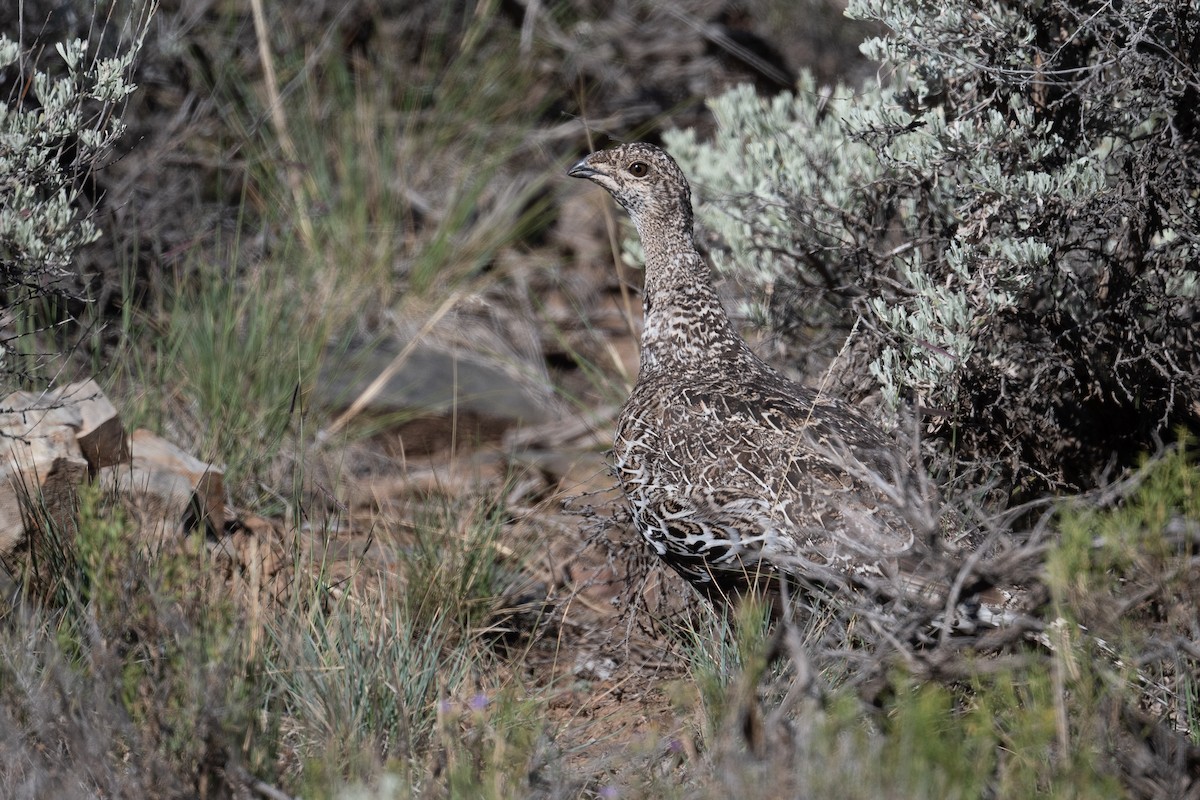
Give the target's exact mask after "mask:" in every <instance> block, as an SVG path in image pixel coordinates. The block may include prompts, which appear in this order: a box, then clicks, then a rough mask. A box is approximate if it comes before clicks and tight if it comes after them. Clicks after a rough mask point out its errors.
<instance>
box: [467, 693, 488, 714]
mask: <svg viewBox="0 0 1200 800" xmlns="http://www.w3.org/2000/svg"><path fill="white" fill-rule="evenodd" d="M487 704H488V696H487V695H486V694H483V693H482V692H481V693H479V694H477V695H475V696H474V697H472V698H471V700H470V702H469V703H467V705H468V706H469V707H470V709H471V710H472V711H483V710H484V709H485V708H487Z"/></svg>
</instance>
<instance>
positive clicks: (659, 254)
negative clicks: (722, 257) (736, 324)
mask: <svg viewBox="0 0 1200 800" xmlns="http://www.w3.org/2000/svg"><path fill="white" fill-rule="evenodd" d="M641 233H642V237H641V238H642V249H643V252H644V254H645V259H646V282H645V291H644V294H643V306H644V309H645V319H644V327H643V329H642V352H641V375H642V377H643V378H644V377H647V376H649V375H651V374H653V373H656V372H658V371H660V370H670V371H672V372H679V371H691V370H699V371H702V372H709V371H711V370H712V369H713V367H714V366H715V365H717V364H718V363H723V362H727V361H729V360H730V359H732V360H734V361H748V360H749V361H757V358H756V357H755V356H754V355H753V353H752V352H751V351H750V348H749V347H748V346H747V345H746V343H745V341H743V340H742V338H741V337H740V336H738V334H737V333H736V332H735V331H734V329H733V325H732V323H731V322H730V321H729V317H728V315H726V313H725V309H724V308H723V307H722V306H721V301H720V300H719V299H718V298H717V293H716V290H715V289H714V288H713V284H712V276H711V275H710V273H709V269H708V264H707V262H705V260H704V258H703V257H702V256H701V255H700V253H698V252H697V251H696V247H695V243H694V242H693V240H692V234H691V231H687V232H683V231H667V232H664V231H662V230H661V229H660V230H659V231H656V232H655V235H651V236H647V235H646V234H647V231H641Z"/></svg>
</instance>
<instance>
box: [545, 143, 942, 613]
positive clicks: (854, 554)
mask: <svg viewBox="0 0 1200 800" xmlns="http://www.w3.org/2000/svg"><path fill="white" fill-rule="evenodd" d="M567 174H568V175H570V176H571V177H575V178H585V179H587V180H590V181H592V182H593V183H595V184H598V185H599V186H601V187H603V188H604V189H606V190H607V191H608V192H609V193H610V194H611V195H612V196H613V198H614V199H616V201H617V202H618V203H619V204H620V205H621V206H622V207H624V208H625V210H626V211H628V212H629V214H630V216H631V217H632V218H633V222H634V224H635V225H636V227H637V231H638V234H639V236H640V238H641V242H642V249H643V251H644V254H645V288H644V293H643V307H644V311H645V315H644V328H643V331H642V336H641V356H640V365H639V373H638V378H637V383H636V385H635V386H634V388H633V391H632V393H631V395H630V397H629V399H628V401H627V402H626V403H625V405H624V407H623V409H622V411H621V413H620V416H619V418H618V421H617V428H616V435H615V441H614V443H613V450H612V465H613V470H614V472H615V475H616V478H617V480H618V482H619V484H620V487H621V490H622V491H623V493H624V496H625V498H626V500H627V502H628V505H629V508H630V511H631V513H632V516H633V519H634V523H635V525H636V526H637V528H638V529H639V531H640V532H641V534H642V536H643V537H645V539H646V541H647V542H649V544H650V546H651V547H652V548H653V549H654V551H655V552H656V553H657V554H658V556H660V557H661V558H662V560H663V561H665V562H666V563H667V564H668V565H669V566H670V567H672V568H673V569H674V570H675V571H676V572H678V573H679V574H680V575H681V576H682V577H683V578H684V579H686V580H687V581H688V582H689V583H691V585H692V586H694V587H695V588H696V589H698V590H699V591H700V592H701V593H702V594H704V595H705V596H707V597H708V598H709V600H711V601H712V602H713V603H714V604H715V605H718V606H724V605H727V604H728V603H730V602H732V601H735V600H736V599H738V598H739V597H740V596H742V595H743V594H744V593H745V592H747V591H748V590H750V589H760V590H765V591H766V592H768V595H775V597H774V599H776V600H777V596H778V592H777V590H776V589H773V588H772V587H775V586H777V585H779V584H780V579H781V578H785V579H789V580H790V579H796V580H799V581H800V582H801V583H802V584H805V585H812V583H814V582H823V585H828V583H827V582H826V580H827V579H830V578H833V579H836V578H838V577H839V576H840V577H841V578H851V579H853V578H854V577H855V576H859V577H863V578H871V579H879V580H883V581H894V580H895V578H896V576H897V575H898V574H899V573H898V570H901V569H903V567H902V566H899V565H901V564H902V563H903V562H904V561H905V559H907V558H910V557H911V556H912V555H914V553H915V551H916V550H917V549H919V544H920V543H919V542H918V541H917V540H918V539H920V537H918V536H917V535H916V534H915V533H914V526H913V525H912V524H911V523H910V522H909V521H908V519H907V518H906V515H905V514H904V513H903V509H902V508H901V506H903V503H897V502H895V501H896V500H897V497H898V494H897V492H896V490H895V487H896V486H898V485H900V484H901V483H902V481H903V479H904V476H903V474H902V472H903V470H904V469H905V467H904V464H905V460H904V459H903V458H902V457H900V456H899V455H898V451H897V449H896V446H895V444H894V442H893V441H892V440H891V439H890V437H888V436H886V435H885V434H884V433H883V432H882V431H881V430H880V429H879V428H877V427H876V426H874V425H873V424H872V423H871V422H869V421H868V420H867V419H866V418H864V417H863V416H862V415H861V414H860V413H859V412H857V411H856V410H855V409H853V408H851V407H850V406H848V405H847V404H845V403H844V402H840V401H838V400H836V399H832V398H829V397H825V396H822V395H820V394H819V393H817V392H814V391H813V390H811V389H808V388H806V387H804V386H800V385H798V384H796V383H793V382H792V381H790V380H788V379H786V378H785V377H783V376H782V375H781V374H780V373H779V372H777V371H776V370H774V369H773V368H772V367H770V366H768V365H767V364H766V363H765V362H764V361H762V360H761V359H760V358H759V357H758V356H757V355H755V353H754V352H753V351H752V350H751V349H750V347H749V346H748V345H747V344H746V342H745V341H744V340H743V339H742V338H741V337H740V336H739V335H738V334H737V332H736V331H735V330H734V328H733V325H732V324H731V322H730V320H729V317H728V316H727V315H726V313H725V311H724V309H723V308H722V306H721V303H720V301H719V299H718V297H717V294H716V291H715V290H714V287H713V283H712V279H711V276H710V274H709V268H708V265H707V263H706V261H705V260H704V258H703V257H702V256H701V254H700V253H699V252H697V250H696V246H695V242H694V239H693V231H692V204H691V188H690V186H689V185H688V181H687V179H686V178H685V177H684V175H683V172H682V171H681V170H680V168H679V165H678V164H677V163H676V162H675V160H674V159H673V158H671V156H669V155H668V154H667V153H666V152H664V151H663V150H662V149H660V148H658V147H655V146H653V145H649V144H643V143H631V144H624V145H620V146H617V147H614V148H612V149H609V150H601V151H598V152H595V153H592V154H591V155H588V156H587V157H586V158H584V159H583V160H581V161H579V162H578V163H577V164H575V165H574V166H572V167H571V168H570V170H568V173H567ZM834 582H835V583H836V580H834Z"/></svg>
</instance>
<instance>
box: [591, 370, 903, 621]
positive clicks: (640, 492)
mask: <svg viewBox="0 0 1200 800" xmlns="http://www.w3.org/2000/svg"><path fill="white" fill-rule="evenodd" d="M613 461H614V468H615V471H616V474H617V478H618V480H619V481H620V483H621V487H622V489H623V491H624V493H625V495H626V497H627V499H628V501H629V503H630V506H631V508H632V510H633V514H634V516H635V519H636V522H637V524H638V527H639V528H640V530H641V531H642V534H643V535H644V536H645V537H646V539H647V540H648V541H649V542H650V543H651V545H652V546H653V547H654V548H655V550H656V551H657V552H658V554H659V555H660V556H661V557H662V558H663V559H664V560H665V561H666V562H667V563H668V564H669V565H670V566H672V567H673V568H674V569H676V570H677V571H678V572H679V573H680V574H681V575H683V576H684V577H685V578H686V579H687V580H689V581H690V582H691V583H692V584H693V585H695V586H696V587H697V588H699V589H700V590H701V591H703V592H704V593H705V594H707V595H709V596H710V597H713V598H714V599H719V598H728V597H732V596H736V595H738V594H740V593H742V592H743V591H744V590H745V589H746V588H747V587H748V586H750V585H754V584H762V583H764V582H765V583H768V584H769V583H771V582H773V581H774V579H775V576H777V575H778V574H779V573H780V572H781V571H782V572H783V573H786V574H793V575H794V573H796V571H797V570H798V569H801V570H802V569H803V567H804V565H806V564H807V565H810V566H811V567H812V570H811V572H812V575H813V576H814V577H815V576H817V575H819V574H821V573H823V572H824V571H826V570H833V571H835V572H854V573H859V574H874V575H883V574H886V573H888V572H890V571H891V570H892V562H893V561H894V559H895V558H896V557H898V556H903V555H904V554H905V553H907V552H908V551H909V550H910V549H911V547H912V544H913V534H912V530H911V527H910V525H909V524H908V522H907V521H906V520H905V519H904V518H903V517H902V516H901V515H900V514H899V513H898V512H897V510H896V508H895V503H894V499H895V498H894V497H888V496H887V495H888V487H894V486H896V485H897V482H898V479H899V478H901V477H902V475H901V473H902V472H903V470H904V465H903V464H900V463H898V461H897V459H896V457H895V451H894V450H893V448H892V447H891V446H890V445H889V443H888V442H887V441H886V439H885V437H884V436H883V435H882V434H881V433H880V432H879V431H878V430H877V429H875V428H873V427H872V426H871V425H870V424H869V423H867V422H866V421H865V420H863V419H862V418H861V417H860V416H859V415H858V414H857V413H856V412H854V411H853V410H852V409H850V408H849V407H847V406H846V405H844V404H842V403H838V402H835V401H832V400H827V399H820V398H818V397H817V396H816V395H815V394H814V393H813V392H811V391H810V390H808V389H805V388H803V387H800V386H797V385H796V384H794V383H791V382H790V381H787V380H785V379H784V378H782V377H781V376H779V375H778V374H777V373H775V372H774V371H773V370H771V369H770V368H769V367H766V366H765V365H761V366H760V367H758V368H755V369H749V370H747V369H746V367H745V365H743V366H742V368H741V369H737V370H732V369H723V368H721V365H710V368H709V369H707V370H694V371H687V372H682V373H678V372H677V373H674V374H655V373H651V374H649V375H644V376H643V377H642V378H640V379H639V381H638V383H637V385H636V386H635V388H634V391H633V393H632V394H631V396H630V398H629V401H628V402H627V403H626V405H625V407H624V409H623V411H622V414H621V417H620V419H619V423H618V428H617V435H616V439H615V444H614V448H613Z"/></svg>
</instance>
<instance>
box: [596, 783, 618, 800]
mask: <svg viewBox="0 0 1200 800" xmlns="http://www.w3.org/2000/svg"><path fill="white" fill-rule="evenodd" d="M599 796H600V797H601V798H603V800H617V798H618V797H620V796H621V793H620V792H618V791H617V787H615V786H605V787H602V788H601V789H600V792H599Z"/></svg>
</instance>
